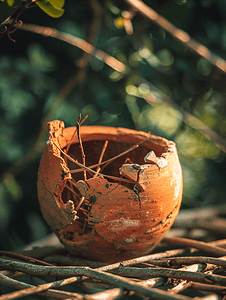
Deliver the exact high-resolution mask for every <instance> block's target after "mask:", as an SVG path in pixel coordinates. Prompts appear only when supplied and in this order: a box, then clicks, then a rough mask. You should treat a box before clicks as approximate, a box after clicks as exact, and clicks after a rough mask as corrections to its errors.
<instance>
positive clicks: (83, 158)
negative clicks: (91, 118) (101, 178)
mask: <svg viewBox="0 0 226 300" xmlns="http://www.w3.org/2000/svg"><path fill="white" fill-rule="evenodd" d="M80 121H81V114H80V116H79V119H78V121H77V126H76V127H77V135H78V140H79V146H80V149H81V154H82V164H83V165H84V166H85V165H86V156H85V152H84V149H83V145H82V139H81V135H80ZM83 174H84V180H85V181H86V180H87V176H86V170H84V171H83Z"/></svg>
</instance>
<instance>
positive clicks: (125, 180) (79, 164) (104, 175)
mask: <svg viewBox="0 0 226 300" xmlns="http://www.w3.org/2000/svg"><path fill="white" fill-rule="evenodd" d="M54 145H55V146H56V147H57V148H58V149H59V150H60V151H61V153H62V154H64V155H65V156H66V157H67V158H68V159H69V160H70V161H72V162H74V163H75V164H76V165H77V166H79V167H80V168H82V169H83V170H86V171H88V172H89V173H91V174H97V175H99V176H100V175H101V176H103V177H106V178H110V179H113V180H115V181H123V182H128V183H131V182H132V181H131V180H128V179H125V178H119V177H115V176H110V175H106V174H100V173H97V172H96V171H93V170H92V169H90V168H88V167H86V166H84V165H83V164H81V163H79V162H78V161H77V160H74V159H73V158H71V157H70V156H69V155H68V154H66V153H64V152H63V151H62V150H61V149H60V148H59V147H58V146H57V145H56V144H55V143H54ZM136 146H137V145H136ZM70 173H73V171H72V172H71V170H70ZM71 182H73V181H72V180H71Z"/></svg>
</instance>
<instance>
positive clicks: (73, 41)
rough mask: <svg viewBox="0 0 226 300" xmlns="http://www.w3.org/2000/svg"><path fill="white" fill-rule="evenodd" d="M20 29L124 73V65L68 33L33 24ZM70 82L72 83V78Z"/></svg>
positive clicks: (24, 25) (23, 25)
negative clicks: (80, 52) (71, 46)
mask: <svg viewBox="0 0 226 300" xmlns="http://www.w3.org/2000/svg"><path fill="white" fill-rule="evenodd" d="M20 29H21V30H25V31H30V32H34V33H37V34H41V35H44V36H48V37H52V38H56V39H58V40H61V41H64V42H66V43H69V44H70V45H73V46H75V47H78V48H80V49H81V50H83V51H85V52H86V53H88V54H90V55H93V56H94V57H96V58H97V59H99V60H101V61H103V62H104V63H105V64H107V65H108V66H109V67H111V68H112V69H114V70H116V71H118V72H124V71H125V69H126V67H125V65H124V64H123V63H122V62H120V61H119V60H117V59H116V58H114V57H113V56H111V55H108V54H106V53H105V52H103V51H101V50H96V49H95V48H94V47H93V46H92V45H91V44H89V43H87V42H86V41H85V40H82V39H80V38H78V37H75V36H73V35H71V34H69V33H63V32H60V31H58V30H57V29H53V28H50V27H44V26H38V25H34V24H25V23H24V24H22V25H21V26H20ZM72 81H73V82H74V78H73V80H72ZM71 84H72V83H71ZM71 84H70V85H71ZM73 86H74V85H73ZM70 90H71V88H70Z"/></svg>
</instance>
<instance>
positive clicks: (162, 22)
mask: <svg viewBox="0 0 226 300" xmlns="http://www.w3.org/2000/svg"><path fill="white" fill-rule="evenodd" d="M125 1H126V2H127V3H129V4H130V5H131V6H132V7H133V8H134V9H136V10H137V11H138V12H140V13H142V14H143V15H145V16H146V17H147V18H148V19H149V20H151V21H152V22H153V23H155V24H156V25H158V26H159V27H160V28H162V29H163V30H165V31H166V32H168V33H169V34H170V35H172V36H173V37H174V38H176V39H177V40H178V41H180V42H181V43H182V44H183V45H184V46H185V47H186V48H189V49H191V50H192V51H194V52H196V53H197V54H198V55H199V56H201V57H203V58H205V59H207V60H208V61H209V62H210V63H211V64H213V65H214V66H216V67H217V68H218V69H220V70H221V71H223V72H226V61H225V60H224V59H222V58H221V57H217V55H215V54H212V53H211V52H210V51H209V49H208V48H207V47H205V46H203V45H202V44H199V43H198V42H196V41H194V40H193V39H191V37H190V36H189V34H188V33H186V32H184V31H183V30H181V29H178V28H177V27H176V26H174V25H173V24H172V23H170V22H169V21H167V20H166V19H165V18H163V17H162V16H160V15H159V14H158V13H157V12H156V11H154V10H153V9H152V8H151V7H149V6H148V5H146V4H145V3H143V1H141V0H125Z"/></svg>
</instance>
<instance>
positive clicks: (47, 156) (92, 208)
mask: <svg viewBox="0 0 226 300" xmlns="http://www.w3.org/2000/svg"><path fill="white" fill-rule="evenodd" d="M47 128H48V134H49V141H48V143H47V145H46V148H45V150H44V155H43V157H42V159H41V162H40V167H39V172H38V197H39V202H40V205H41V210H42V214H43V216H44V218H45V220H46V222H47V223H48V224H49V226H50V227H51V229H52V230H53V231H54V232H55V233H56V234H57V235H58V237H59V238H60V240H61V242H62V243H63V244H64V245H65V246H66V248H67V249H68V250H69V251H70V252H71V253H73V254H76V255H81V256H83V257H86V258H88V259H92V260H98V261H102V262H107V263H112V262H116V261H120V260H125V259H129V258H133V257H137V256H140V255H145V254H147V253H148V252H149V251H150V250H152V249H153V248H154V247H155V246H156V245H157V244H158V243H159V242H160V241H161V239H162V238H163V237H164V234H165V233H166V232H167V231H168V230H169V228H170V227H171V226H172V224H173V222H174V220H175V218H176V216H177V214H178V212H179V209H180V205H181V200H182V171H181V166H180V162H179V159H178V155H177V150H176V145H175V143H173V142H172V141H168V140H166V139H164V138H161V137H157V136H154V135H151V134H150V133H145V132H141V131H135V130H130V129H125V128H112V127H103V126H82V127H81V128H80V137H81V140H82V143H83V146H84V153H85V160H86V167H87V166H88V167H90V168H91V170H93V171H94V170H95V171H94V172H93V171H92V172H93V173H92V172H91V171H89V170H88V171H87V170H86V169H84V168H83V169H82V170H81V171H82V172H80V173H76V171H75V173H73V171H72V168H74V169H75V170H78V169H79V167H78V166H76V164H75V163H74V162H73V161H71V160H70V159H69V156H66V155H65V154H63V153H62V150H64V151H66V149H67V146H68V144H69V143H70V144H71V146H70V151H69V152H68V155H70V156H71V157H73V159H74V160H76V159H78V161H79V163H80V164H82V162H84V160H83V159H84V157H82V155H81V154H80V152H81V149H80V147H81V145H80V144H79V139H78V136H77V134H74V133H75V127H69V128H64V124H63V122H61V121H53V122H50V123H48V125H47ZM105 141H108V147H107V149H106V151H105V154H104V155H105V156H103V159H104V161H108V160H110V159H111V158H112V157H115V156H117V155H119V154H120V153H122V152H123V151H124V152H126V149H131V147H133V146H134V145H139V147H137V148H134V149H132V150H131V151H129V152H128V153H126V154H125V155H122V156H119V157H118V158H115V159H114V160H113V161H112V162H110V163H108V164H107V163H106V164H103V165H102V166H105V168H103V169H102V170H101V172H100V173H98V172H97V168H98V167H95V168H93V167H92V166H93V165H95V164H97V163H98V159H99V157H100V153H101V149H103V143H104V142H105ZM124 152H123V153H124ZM84 170H85V171H87V172H88V176H87V177H84V178H83V172H84ZM95 172H96V173H95ZM105 175H106V176H105ZM84 176H85V175H84ZM70 183H71V185H70V188H69V187H68V185H69V184H70ZM70 189H74V190H75V191H76V194H77V198H79V199H82V200H81V201H83V208H81V210H80V211H78V210H77V209H76V206H77V207H78V201H79V199H74V198H75V197H74V198H73V197H72V195H70ZM65 190H67V192H65ZM84 201H85V202H84ZM84 205H85V206H84ZM83 213H84V214H83ZM84 216H85V217H84Z"/></svg>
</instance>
